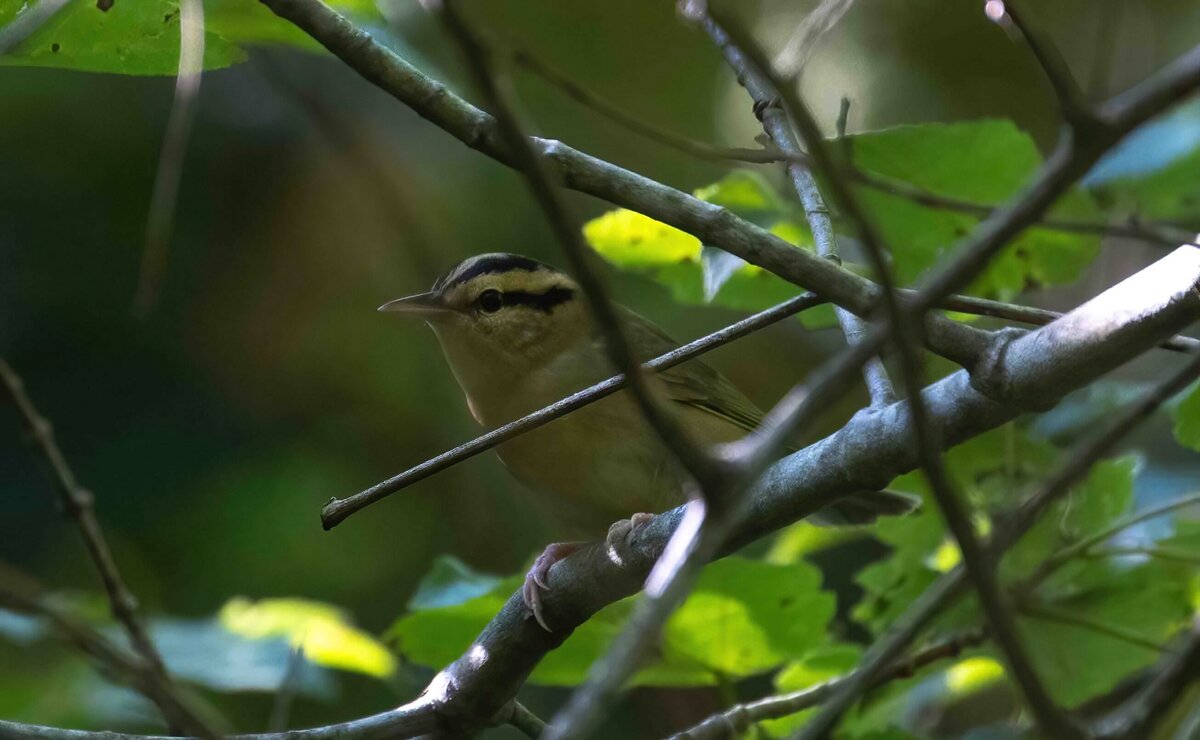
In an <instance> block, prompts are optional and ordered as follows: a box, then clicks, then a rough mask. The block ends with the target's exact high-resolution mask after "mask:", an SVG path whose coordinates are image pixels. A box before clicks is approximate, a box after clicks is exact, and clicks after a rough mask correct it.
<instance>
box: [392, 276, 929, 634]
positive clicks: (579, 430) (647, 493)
mask: <svg viewBox="0 0 1200 740" xmlns="http://www.w3.org/2000/svg"><path fill="white" fill-rule="evenodd" d="M614 308H615V309H616V311H617V316H618V320H619V321H621V322H622V324H623V329H624V334H625V337H626V339H627V341H628V342H629V345H630V349H631V350H632V351H633V353H634V355H635V356H636V357H637V358H638V359H639V360H640V361H646V360H649V359H652V358H654V357H656V356H658V355H661V354H663V353H665V352H668V351H670V350H672V349H675V348H676V347H678V346H679V345H678V344H677V343H676V342H675V341H674V340H672V339H671V338H670V337H669V336H668V335H667V334H666V332H664V331H663V330H662V329H660V328H659V327H658V326H656V325H655V324H654V323H652V322H651V321H649V320H647V319H645V318H643V317H641V316H639V315H638V314H637V313H635V312H633V311H632V310H629V309H627V308H625V307H623V306H619V305H617V306H614ZM379 311H383V312H389V313H400V314H404V315H408V316H413V317H417V318H420V319H423V320H424V321H425V323H427V324H428V325H429V327H430V328H432V329H433V332H434V334H435V336H436V337H437V340H438V343H439V344H440V345H441V349H442V352H443V354H444V355H445V358H446V360H447V362H448V364H449V366H450V370H451V372H452V373H453V374H454V377H455V379H456V380H457V382H458V385H459V386H460V388H461V389H462V391H463V394H464V395H465V396H466V402H467V408H468V409H469V411H470V413H471V415H472V416H473V417H474V418H475V420H476V421H477V422H479V424H481V425H482V426H484V427H485V428H489V429H491V428H496V427H498V426H501V425H503V424H505V423H507V422H510V421H513V420H516V419H519V418H521V417H522V416H525V415H527V414H529V413H531V412H533V411H536V410H538V409H540V408H542V407H544V406H548V405H550V404H551V403H554V402H555V401H558V400H560V399H562V398H564V397H566V396H568V395H570V394H572V393H575V392H576V391H579V390H582V389H584V388H587V387H588V386H591V385H593V384H595V383H597V382H600V381H602V380H604V379H605V378H608V377H610V376H612V375H614V374H615V372H616V371H615V369H614V366H613V364H612V363H611V361H610V360H609V354H608V353H607V351H606V348H605V345H604V340H603V339H602V337H601V336H600V333H599V331H598V329H597V327H596V325H595V322H594V321H593V319H592V317H591V313H590V310H589V308H588V305H587V300H586V299H585V297H584V296H583V295H582V293H581V290H580V287H579V284H578V283H577V282H576V281H575V280H574V279H573V278H572V277H571V276H570V275H568V274H567V273H565V272H563V271H562V270H559V269H557V268H554V267H552V266H550V265H548V264H545V263H543V262H540V261H537V260H534V259H531V258H529V257H524V256H521V255H518V254H510V253H489V254H481V255H477V256H474V257H469V258H467V259H465V260H463V261H462V262H459V263H458V264H457V265H455V266H454V267H452V268H451V269H450V270H449V271H447V272H446V273H445V274H444V275H442V276H441V277H440V278H438V279H437V281H436V282H435V283H434V285H433V288H432V289H431V290H429V291H428V292H425V293H419V294H417V295H411V296H408V297H405V298H399V299H396V300H393V301H389V302H387V303H385V304H383V305H382V306H380V307H379ZM649 380H650V383H651V385H652V388H653V389H654V391H656V393H657V394H658V395H659V396H661V398H663V399H665V405H666V406H667V408H668V409H669V410H670V412H671V413H672V414H674V416H675V418H676V419H677V420H678V422H679V424H681V425H682V426H683V427H684V428H685V429H686V430H687V432H688V433H689V436H690V437H691V438H692V439H694V440H696V441H697V442H700V443H702V444H705V445H710V446H711V445H718V444H721V443H728V442H734V441H736V440H738V439H740V438H742V437H744V436H745V435H746V434H747V433H748V432H750V431H752V430H754V429H755V428H756V427H757V426H758V425H759V423H760V422H761V421H762V419H763V414H762V412H761V411H760V410H759V409H758V407H757V406H755V405H754V403H752V402H751V401H750V400H749V399H748V398H747V397H746V396H745V395H744V394H743V393H742V392H741V391H740V390H738V388H737V387H736V386H735V385H734V384H733V383H732V382H730V381H729V380H728V379H726V378H725V377H724V376H723V375H721V374H720V373H718V372H717V371H716V370H714V369H713V368H711V367H710V366H708V365H706V364H704V363H703V362H700V361H698V360H692V361H690V362H688V363H684V364H682V365H677V366H675V367H673V368H670V369H667V370H664V371H662V372H660V373H658V374H656V375H654V376H651V377H650V378H649ZM496 452H497V454H498V455H499V457H500V460H501V461H502V462H503V464H504V465H505V467H506V468H507V469H508V470H509V472H510V473H511V474H512V475H513V476H514V477H515V478H516V479H517V480H518V481H520V482H521V483H522V484H524V487H525V488H528V489H529V490H530V492H531V493H532V494H533V495H534V496H535V501H536V503H537V504H538V505H539V506H540V508H541V509H542V510H544V511H546V512H548V513H549V514H550V516H551V518H552V519H553V520H556V521H558V522H560V523H562V524H563V525H564V526H565V527H567V528H572V529H574V530H575V531H577V532H583V533H586V534H588V535H589V536H593V539H598V535H599V534H600V533H602V532H604V533H605V538H606V539H607V540H608V544H609V545H610V546H616V545H619V544H620V543H621V542H622V540H623V539H624V538H627V537H628V536H629V534H630V532H631V531H633V530H635V529H637V528H638V527H640V526H643V525H644V524H645V523H646V522H648V521H649V520H650V518H651V517H652V513H658V512H662V511H665V510H667V509H670V508H673V507H675V506H678V505H680V504H682V503H684V502H685V501H686V500H687V496H686V493H685V490H686V489H685V481H686V478H685V477H684V476H683V474H682V471H680V470H679V469H678V467H677V465H676V463H675V462H674V460H673V458H672V457H671V454H670V453H669V452H668V450H667V448H666V446H665V445H664V444H663V443H662V441H661V440H660V439H659V437H658V436H657V435H656V433H655V432H654V431H653V429H652V428H651V427H650V425H649V423H648V422H647V421H646V420H645V418H644V417H643V415H642V413H641V412H640V410H639V408H638V406H637V403H636V401H635V399H634V398H633V397H632V396H631V395H630V393H629V392H628V391H620V392H618V393H615V394H613V395H610V396H607V397H605V398H603V399H601V400H599V401H596V402H595V403H592V404H590V405H588V406H584V407H583V408H580V409H577V410H575V411H573V412H571V413H570V414H568V415H566V416H563V417H561V418H559V419H556V420H555V421H553V422H551V423H549V424H546V425H544V426H541V427H538V428H537V429H534V430H532V431H529V432H526V433H524V434H521V435H519V436H517V437H514V438H512V439H510V440H508V441H506V442H503V443H502V444H500V445H498V446H497V447H496ZM918 503H919V499H916V498H915V497H911V496H908V495H907V494H901V493H894V492H891V491H864V492H862V493H857V494H853V495H851V496H848V497H845V498H843V499H841V500H840V501H838V502H837V503H834V504H832V505H831V506H829V507H827V508H826V509H823V510H821V511H820V512H818V513H817V514H816V515H814V516H813V517H810V521H815V522H816V523H824V524H864V523H868V522H870V521H873V520H874V519H875V518H876V517H877V516H880V515H899V514H904V513H907V512H909V511H911V510H912V509H913V508H915V506H916V505H917V504H918ZM584 544H586V541H564V542H555V543H553V544H551V545H549V546H547V547H546V549H545V550H544V551H543V552H542V554H541V555H539V556H538V558H537V559H536V560H535V561H534V564H533V567H531V568H530V570H529V572H528V574H527V575H526V578H525V583H524V586H523V588H522V594H523V597H524V600H525V603H526V605H527V606H528V607H529V609H530V611H531V613H532V616H533V617H534V618H535V619H536V620H537V622H538V624H540V625H541V626H542V627H543V628H545V629H547V630H549V629H550V627H549V626H548V625H547V623H546V620H545V615H544V614H543V608H542V595H541V592H542V591H544V590H547V589H548V585H547V578H546V577H547V575H548V573H549V571H550V568H551V567H552V566H553V565H554V564H555V563H556V562H558V561H559V560H561V559H562V558H564V557H566V556H567V555H569V554H570V553H572V552H574V551H575V550H577V549H579V547H581V546H582V545H584Z"/></svg>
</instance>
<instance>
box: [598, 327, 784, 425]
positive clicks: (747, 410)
mask: <svg viewBox="0 0 1200 740" xmlns="http://www.w3.org/2000/svg"><path fill="white" fill-rule="evenodd" d="M622 313H623V318H624V320H625V322H626V329H627V331H628V332H629V334H630V339H631V340H632V342H633V344H634V346H635V347H638V348H639V350H640V351H641V354H643V355H644V356H643V357H642V358H641V359H642V361H646V360H650V359H653V358H655V357H657V356H659V355H661V354H664V353H666V352H670V351H671V350H673V349H675V348H677V347H678V346H679V344H678V343H677V342H675V340H673V339H671V337H669V336H667V334H666V333H664V332H663V330H662V329H660V328H658V327H657V326H655V325H654V324H653V323H651V322H649V321H647V320H646V319H644V318H642V317H641V316H638V315H637V314H636V313H634V312H632V311H628V310H626V311H623V312H622ZM658 377H659V378H660V379H662V381H663V385H664V387H665V389H666V392H667V396H668V397H669V398H670V399H671V400H672V401H678V402H679V403H683V404H686V405H688V406H690V407H692V408H695V409H699V410H701V411H705V412H707V413H710V414H713V415H714V416H717V417H720V418H722V419H724V420H725V421H728V422H729V423H731V424H734V425H735V426H737V427H739V428H741V429H742V430H743V431H747V432H749V431H752V430H753V429H754V428H755V427H757V426H758V425H759V424H760V423H761V422H762V418H763V414H762V411H760V410H759V409H758V407H757V406H755V405H754V404H753V403H752V402H751V401H750V399H748V398H746V397H745V396H744V395H742V392H741V391H739V390H738V389H737V386H735V385H734V384H733V383H731V382H729V380H727V379H726V378H725V376H723V375H721V374H720V373H718V372H717V371H716V370H713V369H712V368H711V367H709V366H708V365H705V364H704V363H703V362H700V361H699V360H691V361H689V362H685V363H684V364H682V365H676V366H675V367H673V368H671V369H669V370H664V371H663V372H661V373H659V375H658Z"/></svg>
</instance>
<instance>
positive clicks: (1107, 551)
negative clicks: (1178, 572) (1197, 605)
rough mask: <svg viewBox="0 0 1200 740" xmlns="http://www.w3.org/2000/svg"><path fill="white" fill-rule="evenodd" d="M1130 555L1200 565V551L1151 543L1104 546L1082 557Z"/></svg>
mask: <svg viewBox="0 0 1200 740" xmlns="http://www.w3.org/2000/svg"><path fill="white" fill-rule="evenodd" d="M1130 555H1141V556H1145V557H1148V558H1153V559H1155V560H1170V561H1173V562H1176V563H1190V564H1192V565H1200V553H1195V552H1185V551H1183V550H1172V549H1170V548H1167V547H1153V546H1151V545H1139V546H1136V547H1104V548H1101V549H1099V550H1089V551H1088V552H1085V553H1083V555H1082V556H1081V557H1085V558H1089V559H1097V558H1119V557H1127V556H1130Z"/></svg>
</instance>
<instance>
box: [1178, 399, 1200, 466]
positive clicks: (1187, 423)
mask: <svg viewBox="0 0 1200 740" xmlns="http://www.w3.org/2000/svg"><path fill="white" fill-rule="evenodd" d="M1174 416H1175V439H1177V440H1179V444H1181V445H1183V446H1184V447H1188V448H1190V449H1193V450H1197V451H1200V384H1197V385H1194V386H1192V389H1191V390H1190V391H1189V392H1188V394H1187V395H1186V396H1184V399H1183V402H1182V403H1180V404H1179V405H1178V406H1177V407H1176V408H1175V410H1174Z"/></svg>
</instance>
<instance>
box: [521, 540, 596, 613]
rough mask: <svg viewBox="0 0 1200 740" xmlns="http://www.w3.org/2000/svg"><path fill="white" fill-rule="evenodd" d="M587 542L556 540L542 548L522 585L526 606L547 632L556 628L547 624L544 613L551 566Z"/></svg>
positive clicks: (522, 595) (522, 594)
mask: <svg viewBox="0 0 1200 740" xmlns="http://www.w3.org/2000/svg"><path fill="white" fill-rule="evenodd" d="M586 544H587V543H586V542H555V543H553V544H550V545H547V546H546V549H545V550H542V554H541V555H538V556H537V560H534V561H533V567H531V568H530V569H529V572H528V573H526V574H525V585H523V586H522V587H521V597H522V598H523V599H524V600H525V606H527V607H529V611H531V612H533V618H534V619H536V620H537V623H538V624H540V625H541V626H542V629H544V630H546V631H547V632H553V631H554V630H552V629H550V626H549V625H548V624H546V617H545V615H544V614H543V613H542V611H543V610H542V591H549V590H550V586H549V585H548V584H547V583H546V576H547V575H549V574H550V568H552V567H553V566H554V564H555V563H557V562H558V561H560V560H562V559H563V558H565V557H567V556H568V555H570V554H571V553H573V552H575V551H576V550H578V549H579V548H581V547H583V546H584V545H586Z"/></svg>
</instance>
